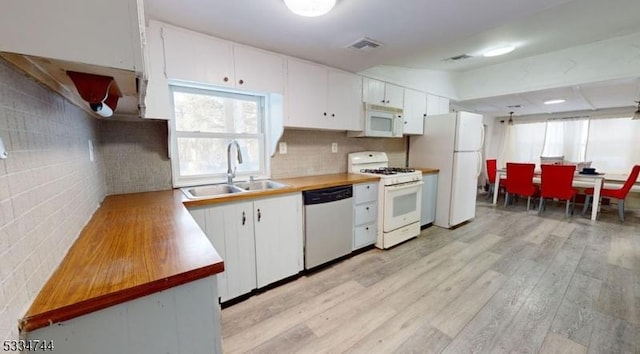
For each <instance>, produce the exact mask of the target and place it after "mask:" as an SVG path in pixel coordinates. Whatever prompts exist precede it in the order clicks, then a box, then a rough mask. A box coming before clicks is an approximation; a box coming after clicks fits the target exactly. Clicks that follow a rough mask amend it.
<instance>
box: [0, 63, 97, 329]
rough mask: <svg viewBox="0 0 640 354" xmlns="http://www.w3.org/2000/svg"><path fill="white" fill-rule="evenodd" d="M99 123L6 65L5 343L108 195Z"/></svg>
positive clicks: (2, 95) (2, 82) (1, 282)
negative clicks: (91, 156) (92, 146)
mask: <svg viewBox="0 0 640 354" xmlns="http://www.w3.org/2000/svg"><path fill="white" fill-rule="evenodd" d="M98 129H99V127H98V121H97V120H96V119H95V118H93V117H91V116H89V115H88V114H86V113H85V112H84V111H82V110H81V109H80V108H78V107H76V106H74V105H72V104H71V103H69V102H68V101H67V100H65V99H63V98H62V97H60V96H58V95H57V94H54V93H52V92H51V91H50V90H49V89H47V88H44V87H42V86H40V85H39V84H37V83H36V82H35V81H33V80H32V79H30V78H29V77H27V76H26V75H25V74H23V73H22V72H20V71H18V70H17V69H15V68H13V66H11V65H10V64H8V63H7V62H5V61H4V60H2V59H0V137H1V138H2V140H3V142H4V144H5V146H6V148H7V150H8V153H9V156H8V158H7V159H6V160H0V337H1V338H3V339H17V337H18V333H17V324H18V322H17V321H18V318H20V317H22V316H23V315H24V313H25V311H26V310H27V308H28V307H29V305H30V304H31V302H32V300H33V298H35V296H36V295H37V294H38V292H39V291H40V289H41V287H42V285H43V284H44V283H45V282H46V281H47V279H48V277H49V275H50V274H51V273H52V272H53V271H54V270H55V268H56V267H57V266H58V264H59V263H60V261H61V260H62V258H63V257H64V255H65V254H66V252H67V250H68V249H69V247H70V246H71V245H72V244H73V242H74V241H75V239H76V238H77V236H78V234H79V233H80V230H81V229H82V227H83V226H84V225H85V224H86V223H87V221H88V220H89V219H90V218H91V215H92V214H93V212H94V211H95V210H96V209H97V207H98V203H100V202H101V201H102V199H103V198H104V195H105V182H104V177H103V169H102V162H101V158H100V154H99V153H98V154H95V161H94V162H91V161H89V145H88V144H89V143H88V141H89V140H92V142H93V144H95V146H96V147H97V145H98V141H99V130H98Z"/></svg>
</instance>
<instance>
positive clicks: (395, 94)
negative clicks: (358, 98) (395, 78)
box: [363, 77, 404, 108]
mask: <svg viewBox="0 0 640 354" xmlns="http://www.w3.org/2000/svg"><path fill="white" fill-rule="evenodd" d="M363 81H364V82H363V101H364V102H367V103H372V104H377V105H382V106H387V107H395V108H402V107H403V105H404V89H403V88H402V87H401V86H397V85H393V84H389V83H386V82H382V81H378V80H374V79H370V78H368V77H365V78H364V80H363Z"/></svg>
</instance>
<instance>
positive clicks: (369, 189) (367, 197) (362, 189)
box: [353, 183, 378, 204]
mask: <svg viewBox="0 0 640 354" xmlns="http://www.w3.org/2000/svg"><path fill="white" fill-rule="evenodd" d="M353 194H354V202H355V203H356V204H361V203H369V202H373V201H376V200H378V184H377V183H368V184H356V185H355V186H353Z"/></svg>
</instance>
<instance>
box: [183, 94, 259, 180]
mask: <svg viewBox="0 0 640 354" xmlns="http://www.w3.org/2000/svg"><path fill="white" fill-rule="evenodd" d="M171 91H172V98H173V107H174V117H173V118H174V119H173V120H172V132H171V144H172V151H173V153H174V154H175V156H172V159H171V163H172V168H173V173H174V184H175V185H176V186H185V185H194V184H203V183H216V182H222V181H224V180H226V177H227V169H228V165H227V149H228V146H229V144H230V143H231V142H232V141H234V140H235V141H237V142H238V144H239V145H240V152H241V155H242V163H240V164H239V163H238V161H237V157H236V156H237V155H236V150H235V146H232V147H231V154H230V156H231V168H232V170H233V169H236V176H237V177H242V176H243V175H244V176H250V175H251V176H264V175H266V167H265V164H266V159H265V141H264V140H265V137H264V129H263V127H264V125H265V124H264V119H265V118H264V110H263V108H262V107H263V106H264V103H263V101H264V98H263V97H262V96H254V95H246V94H238V93H232V92H224V91H217V90H213V89H211V90H210V89H203V88H192V87H183V86H172V87H171Z"/></svg>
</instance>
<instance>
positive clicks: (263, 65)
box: [233, 45, 284, 93]
mask: <svg viewBox="0 0 640 354" xmlns="http://www.w3.org/2000/svg"><path fill="white" fill-rule="evenodd" d="M233 57H234V63H235V85H236V87H237V88H245V89H250V90H255V91H260V92H272V93H283V92H284V58H283V57H282V56H280V55H277V54H274V53H269V52H266V51H263V50H260V49H255V48H251V47H247V46H242V45H234V46H233Z"/></svg>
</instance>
